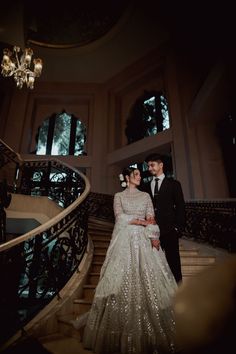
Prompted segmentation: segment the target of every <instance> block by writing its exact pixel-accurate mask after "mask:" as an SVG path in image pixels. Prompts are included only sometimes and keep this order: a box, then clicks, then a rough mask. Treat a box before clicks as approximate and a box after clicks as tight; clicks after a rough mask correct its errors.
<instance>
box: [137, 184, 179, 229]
mask: <svg viewBox="0 0 236 354" xmlns="http://www.w3.org/2000/svg"><path fill="white" fill-rule="evenodd" d="M143 190H145V191H146V192H148V193H149V194H150V196H151V198H152V201H153V206H154V210H155V216H156V222H157V224H158V225H159V227H160V232H161V234H162V235H163V234H165V233H168V232H170V231H172V230H174V229H175V228H176V229H178V230H179V231H181V230H183V228H184V225H185V202H184V196H183V191H182V187H181V184H180V182H179V181H177V180H174V179H173V178H167V177H165V178H164V179H163V181H162V184H161V187H160V189H159V191H158V195H157V196H156V197H155V198H154V197H153V195H152V191H151V182H149V183H146V184H145V185H144V188H143Z"/></svg>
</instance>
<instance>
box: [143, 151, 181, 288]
mask: <svg viewBox="0 0 236 354" xmlns="http://www.w3.org/2000/svg"><path fill="white" fill-rule="evenodd" d="M145 161H146V163H147V164H148V169H149V172H150V173H151V174H152V176H153V179H152V181H151V182H149V183H147V184H146V185H145V186H144V190H145V191H146V192H148V193H149V194H150V196H151V198H152V201H153V206H154V210H155V216H156V222H157V224H158V225H159V227H160V243H161V247H162V249H163V250H164V251H165V255H166V259H167V262H168V264H169V266H170V269H171V271H172V273H173V275H174V277H175V280H176V282H177V283H179V282H181V281H182V272H181V263H180V254H179V237H181V230H183V228H184V225H185V202H184V196H183V192H182V187H181V184H180V182H178V181H177V180H174V179H173V178H167V177H166V176H165V174H164V172H163V168H164V157H163V156H162V155H159V154H151V155H149V156H147V158H146V159H145Z"/></svg>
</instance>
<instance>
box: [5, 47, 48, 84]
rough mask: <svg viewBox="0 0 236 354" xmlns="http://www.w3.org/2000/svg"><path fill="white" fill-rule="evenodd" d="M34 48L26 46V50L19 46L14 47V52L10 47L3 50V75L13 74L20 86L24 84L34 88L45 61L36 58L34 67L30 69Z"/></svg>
mask: <svg viewBox="0 0 236 354" xmlns="http://www.w3.org/2000/svg"><path fill="white" fill-rule="evenodd" d="M32 56H33V50H32V49H31V48H26V49H25V50H24V51H23V50H22V49H21V48H20V47H17V46H14V47H13V52H12V51H10V50H9V49H4V50H3V58H2V64H1V67H2V75H3V76H4V77H9V76H13V77H14V80H15V82H16V86H17V87H18V88H20V89H21V88H22V87H23V85H24V84H26V86H27V87H28V88H30V89H33V88H34V81H35V78H36V77H39V76H40V75H41V72H42V68H43V63H42V60H41V59H39V58H38V59H34V60H33V64H34V69H33V71H32V70H30V65H31V60H32Z"/></svg>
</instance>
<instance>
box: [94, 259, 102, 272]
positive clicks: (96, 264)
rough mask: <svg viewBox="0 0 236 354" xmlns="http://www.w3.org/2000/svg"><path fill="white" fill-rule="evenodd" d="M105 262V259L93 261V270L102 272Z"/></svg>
mask: <svg viewBox="0 0 236 354" xmlns="http://www.w3.org/2000/svg"><path fill="white" fill-rule="evenodd" d="M103 262H104V260H103V261H100V260H99V261H93V262H92V266H91V272H97V273H98V272H100V270H101V267H102V265H103Z"/></svg>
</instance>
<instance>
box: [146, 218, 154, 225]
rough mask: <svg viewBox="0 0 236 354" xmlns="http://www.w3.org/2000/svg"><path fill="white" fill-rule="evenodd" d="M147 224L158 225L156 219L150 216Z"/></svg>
mask: <svg viewBox="0 0 236 354" xmlns="http://www.w3.org/2000/svg"><path fill="white" fill-rule="evenodd" d="M146 221H147V225H156V220H155V219H154V218H148V219H147V220H146Z"/></svg>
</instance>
